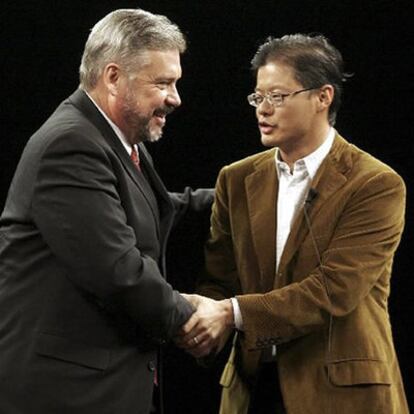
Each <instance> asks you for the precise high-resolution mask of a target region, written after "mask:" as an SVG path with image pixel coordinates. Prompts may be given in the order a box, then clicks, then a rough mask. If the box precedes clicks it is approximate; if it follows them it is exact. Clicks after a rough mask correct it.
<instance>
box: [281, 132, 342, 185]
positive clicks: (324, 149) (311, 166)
mask: <svg viewBox="0 0 414 414" xmlns="http://www.w3.org/2000/svg"><path fill="white" fill-rule="evenodd" d="M334 138H335V130H334V128H332V127H330V128H329V132H328V135H327V137H326V138H325V140H324V141H323V143H322V144H321V145H320V146H319V147H318V148H317V149H316V150H315V151H313V152H312V153H310V154H309V155H307V156H306V157H304V158H301V159H299V160H297V161H296V162H295V163H294V170H299V169H304V168H306V170H307V172H308V174H309V177H310V178H311V179H313V178H314V177H315V175H316V172H317V171H318V168H319V167H320V165H321V164H322V161H323V160H324V159H325V157H326V156H327V155H328V153H329V151H330V149H331V147H332V144H333V141H334ZM275 161H276V171H277V175H278V177H279V178H280V170H281V169H285V168H286V163H284V162H283V161H282V160H281V159H280V154H279V150H278V149H277V150H276V152H275Z"/></svg>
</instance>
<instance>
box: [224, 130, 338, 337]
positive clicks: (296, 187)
mask: <svg viewBox="0 0 414 414" xmlns="http://www.w3.org/2000/svg"><path fill="white" fill-rule="evenodd" d="M334 138H335V130H334V129H333V128H330V129H329V133H328V136H327V137H326V139H325V140H324V142H323V143H322V144H321V145H320V146H319V147H318V148H317V149H316V150H315V151H314V152H312V153H311V154H309V155H307V156H306V157H304V158H301V159H299V160H297V161H296V162H295V163H294V164H293V165H292V168H289V165H288V164H286V163H285V162H284V161H282V160H281V158H280V152H279V150H276V152H275V164H276V172H277V176H278V179H279V189H278V197H277V230H276V263H275V274H276V273H277V270H278V268H279V264H280V258H281V257H282V254H283V249H284V248H285V244H286V241H287V239H288V237H289V234H290V230H291V227H292V224H293V223H294V221H295V218H296V216H297V215H298V213H299V212H300V211H301V209H302V208H303V206H304V203H305V199H306V196H307V194H308V192H309V189H310V188H311V183H312V180H313V178H314V177H315V175H316V173H317V171H318V169H319V167H320V165H321V164H322V161H323V160H324V159H325V157H326V156H327V155H328V153H329V151H330V149H331V147H332V144H333V141H334ZM231 301H232V304H233V311H234V323H235V326H236V328H237V329H239V330H243V320H242V317H241V312H240V307H239V303H238V301H237V299H236V298H231Z"/></svg>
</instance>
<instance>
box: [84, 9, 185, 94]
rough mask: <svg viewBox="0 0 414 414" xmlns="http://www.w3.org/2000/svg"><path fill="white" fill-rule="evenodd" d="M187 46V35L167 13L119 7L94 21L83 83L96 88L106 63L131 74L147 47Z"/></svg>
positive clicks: (149, 48)
mask: <svg viewBox="0 0 414 414" xmlns="http://www.w3.org/2000/svg"><path fill="white" fill-rule="evenodd" d="M185 49H186V41H185V38H184V35H183V34H182V32H181V31H180V29H179V28H178V26H177V25H175V24H174V23H172V22H171V21H170V20H169V19H168V18H167V17H165V16H161V15H157V14H152V13H149V12H147V11H145V10H142V9H119V10H115V11H113V12H111V13H109V14H108V15H106V16H105V17H104V18H103V19H102V20H100V21H99V22H98V23H96V24H95V26H94V27H93V28H92V30H91V33H90V34H89V37H88V40H87V41H86V44H85V50H84V52H83V56H82V61H81V65H80V68H79V74H80V87H81V88H83V89H85V90H91V89H93V88H94V87H95V86H96V84H97V81H98V78H99V76H100V75H101V74H102V72H103V70H104V68H105V66H106V65H107V64H108V63H110V62H115V63H118V64H119V65H121V66H122V67H123V68H124V70H125V71H126V72H127V73H128V74H129V75H130V76H131V74H132V72H133V71H134V70H135V71H136V70H137V67H140V66H142V65H143V63H144V60H143V55H144V53H145V51H148V50H162V51H165V50H178V51H179V52H180V53H183V52H184V51H185Z"/></svg>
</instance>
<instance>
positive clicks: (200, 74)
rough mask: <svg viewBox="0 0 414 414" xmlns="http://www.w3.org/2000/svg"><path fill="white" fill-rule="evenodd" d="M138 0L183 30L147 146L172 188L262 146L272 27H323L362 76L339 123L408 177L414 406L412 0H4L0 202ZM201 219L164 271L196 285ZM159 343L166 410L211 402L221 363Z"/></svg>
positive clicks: (406, 307) (211, 177)
mask: <svg viewBox="0 0 414 414" xmlns="http://www.w3.org/2000/svg"><path fill="white" fill-rule="evenodd" d="M137 5H139V6H140V7H142V8H144V9H147V10H149V11H151V12H154V13H160V14H165V15H167V16H168V17H170V18H171V19H172V20H173V21H175V22H176V23H177V24H178V25H179V26H180V27H181V28H182V30H183V31H184V32H185V33H186V35H187V36H188V39H189V50H188V52H187V53H186V55H185V56H184V57H183V60H182V66H183V79H182V80H181V81H180V84H179V90H180V93H181V97H182V101H183V105H182V107H181V108H180V109H179V110H178V111H177V112H176V113H175V114H174V115H172V116H170V117H169V119H168V122H167V124H168V125H167V127H166V131H165V135H164V137H163V139H162V140H161V141H160V142H159V143H156V144H152V145H150V146H149V149H150V151H151V152H152V154H153V156H154V158H155V162H156V165H157V168H158V171H159V172H160V175H161V176H162V177H163V179H164V181H165V183H166V184H167V186H168V188H169V189H171V190H180V189H182V188H183V186H184V185H191V186H193V187H202V186H213V185H214V182H215V179H216V176H217V173H218V171H219V169H220V167H221V166H223V165H225V164H227V163H230V162H232V161H234V160H237V159H239V158H242V157H245V156H247V155H249V154H252V153H255V152H257V151H260V150H262V149H263V148H262V147H261V144H260V140H259V134H258V131H257V127H256V123H255V119H254V111H253V110H252V109H251V108H250V107H249V106H248V105H247V102H246V95H247V94H248V93H250V92H251V91H252V89H253V87H254V81H253V78H252V76H251V74H250V72H249V61H250V59H251V58H252V55H253V53H254V52H255V50H256V49H257V46H258V45H259V44H260V43H262V42H263V40H264V39H265V38H266V37H267V36H268V35H273V36H280V35H283V34H286V33H294V32H307V33H309V32H320V33H323V34H325V35H326V36H328V37H329V38H330V39H331V40H332V42H333V43H334V44H335V45H336V46H337V47H338V48H339V49H340V50H341V51H342V53H343V56H344V59H345V62H346V70H347V71H348V72H353V73H354V74H355V75H354V77H353V78H352V79H351V80H350V81H349V82H348V83H347V84H346V85H345V95H344V100H343V106H342V109H341V111H340V114H339V118H338V121H337V125H336V127H337V129H338V130H339V131H340V132H341V134H342V135H344V136H345V137H346V138H347V139H349V140H350V141H352V142H354V143H355V144H356V145H358V146H360V147H361V148H363V149H365V150H367V151H368V152H370V153H372V154H373V155H375V156H377V157H378V158H380V159H382V160H383V161H385V162H386V163H388V164H390V165H391V166H392V167H393V168H394V169H396V170H397V171H398V172H399V173H400V174H401V175H402V176H403V177H404V179H405V181H406V183H407V187H408V206H407V226H406V230H405V233H404V237H403V240H402V244H401V247H400V249H399V252H398V254H397V257H396V260H395V266H394V276H393V279H392V295H391V298H390V309H391V318H392V323H393V326H394V337H395V343H396V347H397V351H398V355H399V359H400V363H401V368H402V373H403V377H404V380H405V387H406V392H407V396H408V398H409V400H410V403H411V404H413V403H414V401H413V398H414V396H413V395H412V394H413V392H412V390H413V382H414V369H413V366H412V360H413V356H412V354H413V352H412V350H413V347H412V345H411V342H410V339H409V334H410V330H411V329H412V327H411V323H410V319H411V316H412V310H413V305H412V304H411V300H410V298H411V290H410V288H411V287H412V282H411V279H412V277H413V276H412V273H411V269H412V266H411V264H412V263H411V255H412V250H413V247H414V243H413V235H412V234H413V230H414V229H413V217H412V205H413V199H412V196H411V192H412V189H413V184H414V183H413V180H414V179H413V178H412V177H413V175H412V168H411V164H412V163H413V161H414V159H413V155H414V154H413V144H412V136H413V133H412V127H411V118H410V117H409V115H410V112H411V105H410V104H411V99H410V98H411V96H412V94H413V81H412V78H413V77H412V75H413V73H412V69H411V66H410V65H409V60H410V59H409V58H410V56H412V54H413V51H412V41H411V36H412V34H413V33H412V30H410V26H411V25H412V18H413V17H414V16H413V15H410V14H409V12H408V10H409V8H408V5H409V1H406V2H404V1H398V0H395V1H391V0H376V1H375V0H360V1H353V0H351V1H346V2H345V1H343V2H338V1H336V2H335V1H331V0H302V1H297V0H279V1H276V0H275V1H260V0H256V1H225V0H222V1H221V2H220V3H218V2H214V1H196V0H181V1H180V0H176V1H167V0H166V1H155V0H153V1H150V0H147V1H138V2H137V1H110V0H94V1H86V0H83V1H82V0H78V1H64V0H62V1H36V2H34V1H33V2H31V1H14V2H10V3H9V4H7V2H4V3H3V6H2V8H1V9H0V15H1V26H0V33H1V36H0V39H1V59H2V62H3V63H2V66H1V80H0V82H1V90H2V93H1V95H2V96H1V101H2V108H1V133H2V134H1V139H0V208H1V207H2V205H3V203H4V200H5V197H6V194H7V188H8V186H9V183H10V180H11V178H12V175H13V172H14V169H15V167H16V163H17V161H18V159H19V156H20V154H21V151H22V149H23V147H24V144H25V142H26V141H27V139H28V138H29V136H30V135H31V134H32V133H33V132H34V130H35V129H37V128H38V127H39V126H40V125H41V124H42V122H43V121H44V120H45V119H46V117H47V116H48V115H49V114H50V113H51V111H53V109H54V108H55V107H56V105H57V104H58V103H59V102H60V101H61V100H62V99H64V98H65V97H66V96H68V95H69V94H70V93H71V92H72V91H73V90H74V89H75V88H76V87H77V84H78V77H77V70H78V65H79V61H80V57H81V54H82V50H83V45H84V43H85V41H86V38H87V34H88V30H89V29H90V28H91V27H92V26H93V24H94V23H95V22H96V21H97V20H99V19H100V18H101V17H103V16H104V15H105V14H106V13H108V12H109V11H111V10H113V9H116V8H122V7H136V6H137ZM207 230H208V217H207V216H202V217H197V216H191V217H190V218H189V219H188V220H187V221H186V222H185V223H184V224H183V226H182V227H181V229H179V230H177V231H176V232H175V234H174V235H173V238H172V240H171V244H170V250H169V262H170V280H171V281H172V283H173V284H175V285H176V286H177V287H178V288H179V289H182V290H185V291H190V290H191V289H192V288H193V286H194V279H195V275H196V273H197V272H198V271H199V269H200V267H201V265H202V243H203V241H204V238H205V236H206V233H207ZM173 257H174V260H172V258H173ZM177 258H178V259H177ZM410 351H411V352H410ZM165 353H166V360H167V373H166V377H167V384H166V395H167V407H169V409H168V410H167V413H168V414H170V413H184V412H185V413H210V412H214V407H216V405H217V401H218V399H217V395H218V394H217V391H218V388H217V385H216V381H217V377H218V375H219V369H220V368H219V367H213V368H212V369H210V370H205V369H202V368H200V367H198V366H197V365H196V364H195V363H194V361H192V359H191V358H189V357H187V356H186V355H184V354H183V353H181V352H179V351H177V350H175V349H174V348H173V347H169V348H167V349H166V351H165ZM298 397H300V396H298Z"/></svg>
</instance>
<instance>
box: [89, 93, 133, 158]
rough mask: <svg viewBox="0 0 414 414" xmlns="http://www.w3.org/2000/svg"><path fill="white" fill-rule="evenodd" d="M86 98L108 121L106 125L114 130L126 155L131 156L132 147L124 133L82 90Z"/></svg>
mask: <svg viewBox="0 0 414 414" xmlns="http://www.w3.org/2000/svg"><path fill="white" fill-rule="evenodd" d="M83 91H84V92H85V93H86V95H87V97H88V98H89V99H90V100H91V101H92V103H93V104H94V105H95V106H96V108H97V109H98V111H99V112H100V113H101V114H102V116H103V117H104V118H105V119H106V120H107V121H108V124H109V125H110V126H111V128H112V129H113V130H114V132H115V134H116V136H117V137H118V138H119V139H120V141H121V142H122V145H123V146H124V147H125V149H126V151H127V153H128V154H129V155H131V152H132V147H131V144H130V143H129V142H128V140H127V139H126V136H125V135H124V133H123V132H122V131H121V130H120V129H119V127H118V126H117V125H116V124H115V123H114V122H113V121H112V120H111V119H110V118H109V117H108V115H107V114H106V113H105V112H104V111H103V110H102V109H101V108H100V106H99V105H98V104H97V103H96V102H95V101H94V100H93V98H92V97H91V95H89V93H88V92H86V91H85V90H83Z"/></svg>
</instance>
